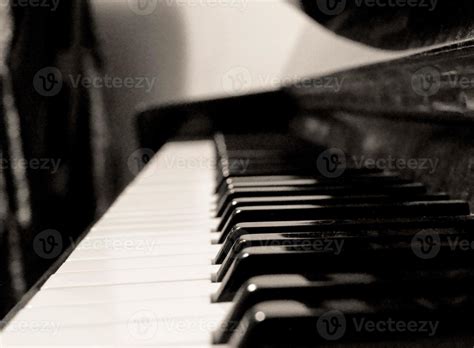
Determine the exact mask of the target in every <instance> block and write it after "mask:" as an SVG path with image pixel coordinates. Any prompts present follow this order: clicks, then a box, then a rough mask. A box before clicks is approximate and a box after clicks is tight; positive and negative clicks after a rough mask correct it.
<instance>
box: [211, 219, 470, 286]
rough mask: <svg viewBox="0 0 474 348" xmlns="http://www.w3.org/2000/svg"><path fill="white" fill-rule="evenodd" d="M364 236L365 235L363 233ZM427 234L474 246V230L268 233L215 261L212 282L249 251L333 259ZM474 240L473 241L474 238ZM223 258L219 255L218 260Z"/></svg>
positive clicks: (250, 238) (243, 242) (243, 241)
mask: <svg viewBox="0 0 474 348" xmlns="http://www.w3.org/2000/svg"><path fill="white" fill-rule="evenodd" d="M364 232H365V233H364ZM423 232H424V233H425V234H424V237H423V238H425V237H426V238H427V239H428V238H430V240H431V239H433V242H434V239H435V238H436V239H438V238H439V239H440V240H442V241H444V242H446V243H453V244H454V243H455V242H456V240H458V241H459V240H462V241H463V242H464V243H466V241H469V242H472V241H473V238H474V234H473V233H472V230H462V229H461V230H458V229H452V228H448V229H440V228H437V229H429V230H420V229H411V230H398V231H394V230H391V231H388V230H381V231H360V232H357V233H350V232H338V233H333V234H331V233H327V232H326V233H321V232H320V233H314V232H313V233H281V234H278V233H268V234H250V235H243V236H242V237H240V238H239V240H237V241H236V242H235V243H234V245H233V247H232V249H231V250H230V252H228V253H227V254H225V256H224V259H223V260H222V259H221V258H219V259H217V260H216V261H220V260H222V264H221V267H220V268H219V270H218V272H217V273H216V274H215V275H213V277H212V279H213V281H215V282H220V281H222V279H223V278H224V276H225V274H226V273H227V271H228V270H229V268H230V267H231V265H232V263H233V261H234V260H235V259H236V258H237V257H238V255H239V254H240V253H241V252H243V251H244V250H245V249H247V248H251V247H275V246H281V247H290V248H297V249H298V250H301V251H306V250H308V251H321V252H330V253H333V254H334V255H339V254H341V253H342V252H343V251H344V245H345V244H346V243H351V245H352V247H354V245H361V246H362V247H363V246H364V245H367V244H369V243H378V244H387V245H390V244H395V243H405V244H409V243H411V242H412V240H413V238H414V237H415V235H417V234H418V233H423ZM471 236H472V237H471ZM420 238H421V237H420ZM220 255H224V254H223V253H219V254H218V256H220Z"/></svg>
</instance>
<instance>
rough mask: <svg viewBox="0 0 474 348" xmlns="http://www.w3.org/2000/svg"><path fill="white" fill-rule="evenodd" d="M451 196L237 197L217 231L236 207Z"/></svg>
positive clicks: (391, 201) (344, 202)
mask: <svg viewBox="0 0 474 348" xmlns="http://www.w3.org/2000/svg"><path fill="white" fill-rule="evenodd" d="M448 199H449V196H448V195H447V194H445V193H440V194H432V195H418V194H415V195H410V194H408V195H407V196H388V195H373V196H366V195H362V196H325V195H320V196H305V195H303V196H280V197H256V198H236V199H234V200H232V202H231V204H230V205H229V206H228V207H227V209H226V210H225V211H224V213H223V214H222V217H221V221H220V223H219V225H218V226H217V231H220V230H222V229H223V228H224V224H225V223H226V221H227V220H228V219H229V217H230V215H231V214H232V212H233V211H234V210H235V209H238V208H242V207H251V206H253V207H255V206H269V205H271V206H275V205H306V204H316V205H345V204H360V203H367V204H374V203H377V204H380V203H393V202H409V201H442V200H448Z"/></svg>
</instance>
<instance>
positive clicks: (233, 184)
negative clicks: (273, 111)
mask: <svg viewBox="0 0 474 348" xmlns="http://www.w3.org/2000/svg"><path fill="white" fill-rule="evenodd" d="M264 178H270V177H264ZM226 181H227V184H226V185H222V186H221V188H220V189H219V191H218V192H217V196H218V197H219V199H222V197H223V196H224V195H225V194H226V192H228V191H230V190H233V189H239V188H262V187H275V186H292V187H294V186H296V187H320V186H336V185H354V186H356V185H381V184H385V185H404V184H409V183H410V182H409V181H408V180H404V179H401V178H398V177H394V176H388V175H378V174H376V175H359V176H348V177H342V178H338V179H331V180H328V179H320V178H297V179H286V180H271V179H270V180H265V181H253V180H252V181H235V180H232V179H227V180H226ZM228 181H230V183H229V182H228Z"/></svg>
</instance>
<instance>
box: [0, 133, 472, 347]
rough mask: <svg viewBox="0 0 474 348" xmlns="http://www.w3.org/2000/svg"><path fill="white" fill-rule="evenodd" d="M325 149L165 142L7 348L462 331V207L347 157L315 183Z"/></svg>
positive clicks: (468, 284)
mask: <svg viewBox="0 0 474 348" xmlns="http://www.w3.org/2000/svg"><path fill="white" fill-rule="evenodd" d="M324 151H325V149H323V148H320V147H308V146H305V147H304V150H303V147H302V146H301V144H299V142H298V141H297V140H294V139H288V138H285V137H282V136H277V135H271V134H270V135H265V136H264V135H260V136H257V137H256V136H227V137H223V136H218V137H216V141H215V142H212V141H189V142H170V143H168V144H167V145H165V146H164V147H163V148H162V150H161V151H160V152H159V153H158V154H157V156H156V157H155V158H154V159H152V161H151V162H150V163H149V165H148V166H147V167H146V168H145V169H144V170H143V172H142V173H141V174H140V175H139V176H138V177H137V179H136V180H135V181H134V182H133V183H132V184H131V185H130V186H129V187H128V188H127V189H126V190H125V191H124V192H123V194H122V195H121V196H120V197H119V198H118V200H117V201H116V202H115V203H114V204H113V206H112V207H111V208H110V210H109V211H108V212H107V213H106V214H105V215H104V216H103V217H102V219H101V220H100V221H99V222H98V223H97V224H96V225H95V226H94V227H93V228H92V229H91V230H90V232H89V233H88V234H87V235H86V236H85V238H84V239H83V240H82V241H81V242H80V243H79V244H78V246H77V247H76V249H75V250H74V251H73V252H72V253H71V255H70V256H69V257H68V258H67V260H66V261H65V263H64V264H63V265H62V266H61V267H60V268H59V269H58V270H57V271H56V272H55V273H54V274H53V275H52V276H51V277H50V278H49V279H48V280H47V281H46V282H45V283H44V285H43V286H42V287H41V289H40V290H39V291H38V293H37V294H36V295H35V296H33V298H32V299H31V300H30V301H29V302H28V304H27V305H26V306H25V308H23V309H22V310H20V311H19V312H18V313H17V314H16V316H15V317H14V318H13V319H12V320H11V321H10V323H9V324H8V325H7V326H6V327H5V329H4V330H3V332H2V333H1V340H2V341H1V343H2V345H1V347H16V346H23V347H25V346H32V347H33V346H35V347H36V346H47V347H52V346H71V345H74V346H114V347H116V346H154V347H211V346H223V347H224V346H232V347H265V346H266V347H276V346H280V347H289V346H307V347H311V346H316V345H324V344H326V343H334V342H336V343H340V344H342V343H348V344H350V343H351V342H352V343H353V342H379V341H382V340H385V341H387V340H393V341H397V340H402V341H403V340H405V343H407V342H408V341H410V340H413V339H416V340H427V339H430V338H432V337H445V338H446V339H447V341H448V342H449V341H450V340H451V339H453V338H454V337H456V336H455V334H457V333H459V332H461V333H464V334H465V333H466V332H470V331H469V330H471V331H472V324H471V322H470V321H464V320H462V318H463V315H464V314H466V313H469V311H471V312H472V309H473V308H472V305H473V303H472V300H471V297H470V296H468V294H469V292H470V291H471V290H472V288H473V286H472V285H473V284H472V279H473V276H474V272H473V268H472V266H471V263H470V260H471V259H472V257H473V250H472V248H469V247H467V248H465V247H466V245H468V246H469V245H470V244H469V243H472V241H473V238H472V237H471V235H470V232H471V231H470V229H471V227H472V226H473V223H474V222H473V221H474V220H472V219H471V217H470V211H469V206H468V204H467V203H465V202H463V201H456V200H452V199H450V198H449V197H448V195H446V194H443V193H429V192H427V189H426V187H425V186H424V185H422V184H420V183H413V182H409V181H407V180H404V179H401V178H400V177H399V176H398V175H397V174H396V173H389V172H385V171H381V170H374V169H370V168H356V167H355V166H354V163H350V161H348V162H347V163H342V164H341V163H340V162H338V163H337V166H342V165H344V168H342V169H341V171H340V172H339V173H338V175H337V176H332V175H327V174H328V173H326V175H321V172H322V171H324V170H321V168H318V167H319V161H316V158H317V157H318V156H314V154H315V153H324ZM216 155H217V156H216ZM216 158H217V159H216ZM328 158H329V159H333V158H331V157H328ZM317 162H318V163H317ZM333 169H334V170H336V171H337V170H339V169H340V168H333ZM333 172H334V171H333ZM329 174H331V173H329ZM453 240H457V241H462V242H463V244H462V245H463V246H464V247H463V248H461V247H459V248H454V247H453V243H452V241H453ZM377 328H378V329H377Z"/></svg>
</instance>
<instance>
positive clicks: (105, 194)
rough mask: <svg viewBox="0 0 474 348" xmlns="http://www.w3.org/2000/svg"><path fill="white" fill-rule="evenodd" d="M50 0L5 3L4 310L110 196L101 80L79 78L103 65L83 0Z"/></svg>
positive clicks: (0, 120) (0, 239)
mask: <svg viewBox="0 0 474 348" xmlns="http://www.w3.org/2000/svg"><path fill="white" fill-rule="evenodd" d="M12 3H15V2H12ZM50 5H51V6H49V7H48V6H39V7H37V6H11V20H12V23H13V26H12V28H13V31H12V37H11V41H10V48H9V54H8V56H7V62H6V66H7V67H8V69H7V70H6V71H5V72H4V73H3V76H2V83H1V86H2V91H1V92H2V108H1V115H0V141H1V158H2V159H3V162H2V163H3V164H4V165H2V171H1V180H0V184H2V185H0V187H1V188H2V189H1V190H2V192H1V194H0V198H3V201H4V202H3V204H2V209H3V210H4V213H3V214H2V215H1V218H2V221H3V223H2V229H1V230H0V231H1V232H0V243H1V245H0V247H1V251H2V255H1V259H0V262H1V264H0V265H1V267H2V269H1V270H0V272H1V273H0V275H1V280H0V296H2V298H1V299H0V300H1V304H0V318H1V317H2V314H4V313H5V312H6V311H7V310H8V308H10V307H11V305H12V303H14V302H15V301H17V300H18V299H19V298H20V297H21V296H22V294H23V293H24V292H25V291H26V290H27V289H29V288H30V287H31V286H32V285H33V284H34V283H35V282H36V281H37V280H38V279H39V277H40V276H41V275H42V274H43V273H44V272H45V271H46V270H47V269H48V267H50V266H51V264H52V263H53V262H54V261H55V260H56V259H57V257H58V256H59V255H60V254H61V253H62V251H64V250H65V249H66V248H67V246H68V245H69V244H70V243H71V242H72V241H74V240H75V239H76V238H77V237H78V236H79V234H80V233H81V232H83V231H85V230H86V229H87V227H88V226H89V225H90V224H91V223H92V222H93V221H94V219H95V218H96V217H97V216H98V215H99V214H100V213H101V212H102V211H103V210H104V209H105V207H106V206H107V205H108V204H109V203H110V201H111V200H112V198H113V196H114V192H113V190H112V189H110V187H111V186H110V185H108V184H107V183H108V182H109V181H110V179H111V178H113V173H107V172H106V168H108V167H111V166H107V161H108V156H107V152H108V136H107V125H106V121H105V120H106V118H105V115H104V110H103V108H102V103H101V90H100V89H99V88H94V87H87V86H86V87H84V85H83V84H82V83H78V81H83V80H84V79H88V78H91V77H94V76H97V74H99V71H100V65H101V64H100V58H99V55H98V54H97V52H98V51H97V45H96V40H95V37H94V33H93V22H92V18H91V13H90V10H89V5H88V3H87V1H81V0H70V1H59V2H54V4H53V2H52V1H51V2H50ZM53 5H57V8H55V9H53ZM0 203H1V202H0ZM2 209H0V212H1V211H2Z"/></svg>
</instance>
